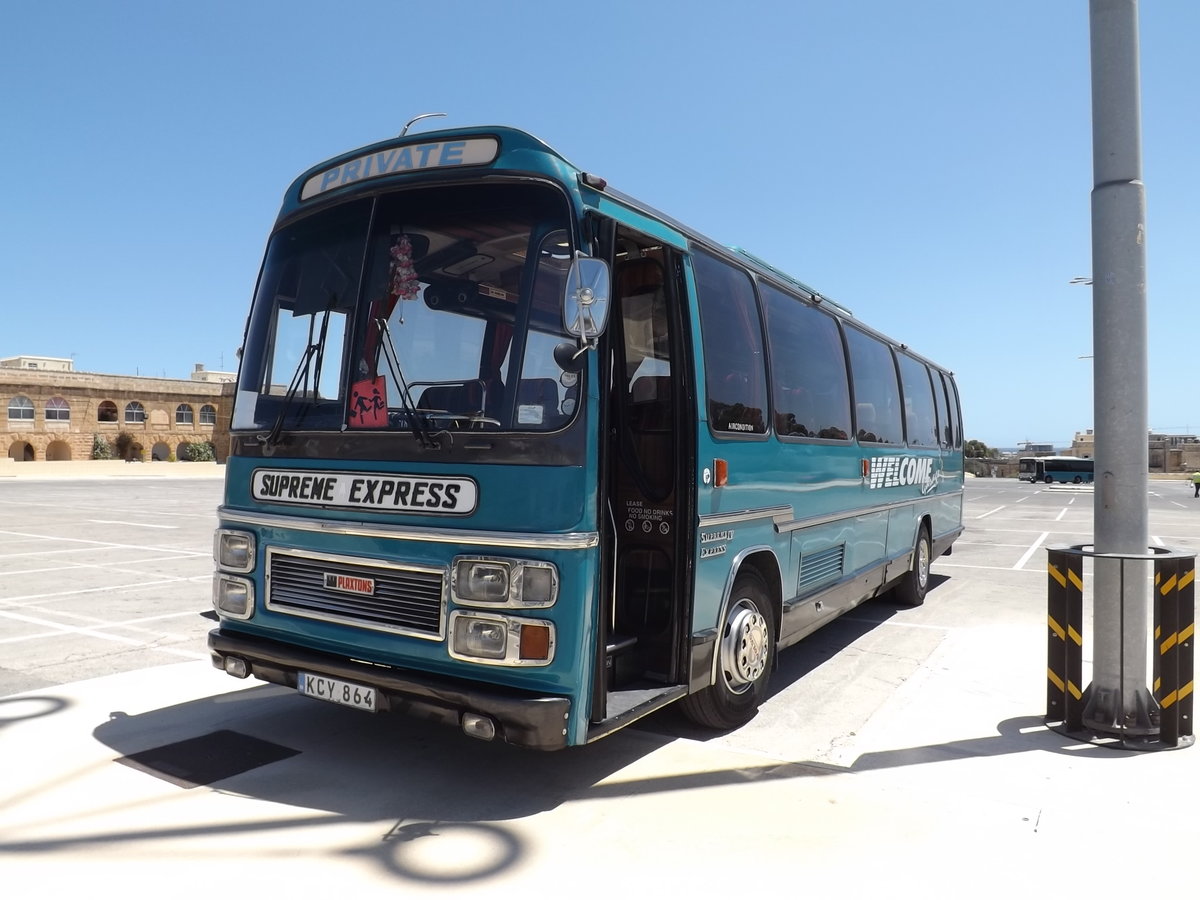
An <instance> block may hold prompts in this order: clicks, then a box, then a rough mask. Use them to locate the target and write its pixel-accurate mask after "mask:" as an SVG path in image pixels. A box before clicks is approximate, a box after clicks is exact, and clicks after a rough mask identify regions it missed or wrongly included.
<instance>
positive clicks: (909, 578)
mask: <svg viewBox="0 0 1200 900" xmlns="http://www.w3.org/2000/svg"><path fill="white" fill-rule="evenodd" d="M932 564H933V546H932V544H931V543H930V541H929V531H928V530H927V529H926V528H925V526H924V525H922V526H921V527H920V528H919V529H918V530H917V543H916V546H914V547H913V557H912V568H911V569H909V570H908V574H906V575H905V576H904V578H902V579H901V580H900V583H899V584H897V585H896V587H895V590H894V591H893V592H892V594H893V596H894V597H895V598H896V602H897V603H899V604H900V605H901V606H920V605H921V604H922V603H924V602H925V595H926V594H927V593H928V592H929V567H930V566H931V565H932Z"/></svg>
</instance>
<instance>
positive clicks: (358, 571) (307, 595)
mask: <svg viewBox="0 0 1200 900" xmlns="http://www.w3.org/2000/svg"><path fill="white" fill-rule="evenodd" d="M266 593H267V597H266V605H267V609H269V610H272V611H273V612H280V613H286V614H288V615H294V616H303V617H306V618H310V619H321V620H323V621H327V622H339V623H342V624H346V625H355V626H358V627H360V628H371V629H375V630H379V631H391V632H401V633H404V634H411V635H414V636H416V637H425V638H431V639H438V640H440V639H441V638H442V637H443V630H442V629H443V622H444V618H445V616H444V611H445V602H444V594H445V591H444V576H443V572H442V570H440V569H431V568H419V567H413V566H399V565H390V564H386V563H381V562H378V561H376V560H361V559H355V558H353V557H343V556H329V555H325V554H300V553H292V552H285V551H281V550H268V551H267V585H266Z"/></svg>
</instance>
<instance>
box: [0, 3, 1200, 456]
mask: <svg viewBox="0 0 1200 900" xmlns="http://www.w3.org/2000/svg"><path fill="white" fill-rule="evenodd" d="M4 20H5V23H4V27H3V29H0V77H2V82H0V83H2V84H3V85H4V87H3V89H2V91H0V123H2V124H0V167H2V169H3V171H4V173H5V179H4V181H5V185H4V193H3V198H2V199H0V248H2V249H0V266H2V270H3V272H4V275H5V277H4V279H3V287H2V289H0V290H2V291H3V293H2V294H0V303H2V304H3V312H4V315H3V319H0V356H14V355H19V354H34V355H42V356H60V357H67V356H73V357H74V358H75V363H76V368H77V369H78V370H81V371H91V372H107V373H118V374H135V373H141V374H153V375H167V376H170V377H179V378H184V377H187V375H188V373H189V372H190V371H191V369H192V366H193V364H195V363H203V364H204V365H205V366H206V367H207V368H210V369H221V368H225V369H231V368H234V367H235V356H234V353H235V351H236V349H237V347H238V345H239V343H240V342H241V333H242V326H243V323H244V320H245V312H246V306H247V303H248V300H249V297H250V294H251V291H252V289H253V286H254V280H255V277H256V275H257V272H258V266H259V262H260V256H261V254H262V250H263V247H264V243H265V240H266V237H267V233H268V231H269V229H270V227H271V224H272V221H273V219H274V217H275V214H276V212H277V211H278V205H279V201H280V199H281V197H282V194H283V190H284V188H285V187H286V186H287V184H288V183H289V182H290V181H291V179H292V178H294V177H295V176H296V175H298V174H299V173H300V172H301V171H303V170H304V169H306V168H307V167H309V166H310V165H313V164H315V163H316V162H318V161H320V160H321V159H324V158H326V157H328V156H331V155H333V154H336V153H340V152H342V151H344V150H348V149H351V148H353V147H356V146H359V145H361V144H365V143H369V142H372V141H375V140H380V139H383V138H385V137H388V136H389V135H393V134H396V133H398V132H399V131H400V129H401V127H402V126H403V124H404V122H405V121H406V120H407V119H409V118H410V117H412V116H413V115H416V114H418V113H422V112H445V113H448V117H447V118H445V119H441V120H436V121H437V122H440V123H442V124H445V125H453V126H464V125H474V124H510V125H515V126H517V127H521V128H524V129H526V130H528V131H531V132H532V133H534V134H536V135H538V136H539V137H541V138H543V139H544V140H546V141H547V142H548V143H549V144H551V145H552V146H554V147H556V148H558V149H559V150H560V151H561V152H563V153H564V155H566V156H567V158H569V159H571V160H572V161H573V162H575V163H576V164H577V165H580V166H581V167H583V168H586V169H588V170H590V171H593V172H596V173H597V174H600V175H602V176H604V177H605V178H607V179H608V181H609V183H610V184H612V185H613V186H614V187H617V188H619V189H620V190H623V191H625V192H626V193H629V194H633V195H634V196H637V197H639V198H641V199H642V200H644V201H645V202H647V203H650V204H652V205H653V206H656V207H658V208H660V209H662V210H663V211H665V212H667V213H669V214H671V215H672V216H674V217H675V218H677V219H679V220H681V221H684V222H687V223H688V224H690V225H692V226H694V227H696V228H697V229H699V230H700V231H702V232H704V233H705V234H707V235H709V236H710V237H713V238H715V239H717V240H719V241H721V242H723V243H726V244H736V245H739V246H743V247H745V248H746V249H748V250H750V251H751V252H753V253H755V254H757V255H759V256H761V257H764V258H765V259H767V260H768V261H770V262H772V263H773V264H775V265H777V266H779V267H780V268H783V269H785V270H787V271H789V272H791V273H793V274H794V275H796V276H797V277H799V278H800V279H802V280H804V281H806V282H807V283H809V284H811V285H813V286H814V287H816V288H818V289H819V290H821V291H823V292H824V293H826V294H828V295H829V296H831V297H833V298H834V299H836V300H838V301H839V302H841V303H843V304H844V305H846V306H849V307H850V308H851V309H853V310H854V312H855V313H856V314H857V315H858V316H859V317H860V318H862V319H863V320H865V321H866V322H868V323H869V324H871V325H873V326H875V327H877V328H879V329H881V330H882V331H884V332H886V333H888V334H890V335H892V336H893V337H896V338H898V339H899V340H902V341H904V342H905V343H907V344H909V345H910V346H912V347H913V348H914V349H916V350H918V351H920V352H923V353H925V354H926V355H928V356H930V357H932V358H934V359H936V360H938V361H939V362H941V363H943V364H945V365H947V366H949V367H950V368H952V369H953V370H954V371H955V372H956V373H957V374H958V378H959V384H960V388H961V391H962V395H963V404H964V413H965V419H966V432H967V437H968V438H975V439H978V440H982V441H985V442H986V443H988V444H990V445H992V446H1000V447H1011V446H1015V445H1016V444H1017V443H1018V442H1019V441H1023V440H1027V439H1028V440H1038V441H1053V442H1056V443H1057V444H1059V445H1064V444H1067V443H1069V442H1070V439H1071V437H1072V435H1073V434H1074V432H1075V431H1077V430H1082V429H1085V428H1089V427H1091V426H1092V424H1093V422H1092V399H1091V396H1092V395H1091V365H1092V362H1091V360H1090V359H1080V358H1079V357H1081V356H1086V355H1088V354H1090V353H1091V306H1090V299H1091V297H1090V289H1089V288H1087V287H1073V286H1070V285H1068V281H1069V280H1070V279H1071V278H1072V277H1074V276H1079V275H1087V274H1089V273H1090V270H1091V238H1090V229H1091V218H1090V216H1091V213H1090V209H1091V206H1090V203H1091V201H1090V193H1091V189H1092V169H1091V165H1092V156H1091V99H1090V98H1091V94H1090V92H1091V87H1090V74H1089V59H1088V4H1087V2H1086V0H1004V2H990V3H985V2H968V0H906V2H900V0H790V2H783V0H775V2H769V3H768V2H757V0H746V2H741V3H735V4H729V3H723V2H722V3H719V2H712V0H666V2H655V0H605V2H603V3H595V4H584V3H579V2H555V3H549V2H542V0H521V2H513V3H497V2H482V0H458V2H453V3H438V4H432V3H431V4H420V3H413V2H408V0H392V2H382V0H354V2H345V3H343V2H315V0H287V2H285V0H237V2H227V0H216V2H214V0H206V2H201V3H171V2H150V0H129V2H115V0H108V2H106V0H89V2H84V0H76V2H64V0H58V2H55V0H47V2H44V3H19V2H16V0H7V2H5V3H4ZM1140 24H1141V53H1142V125H1143V175H1144V178H1145V182H1146V191H1147V205H1148V217H1147V262H1148V270H1149V277H1148V293H1149V324H1150V394H1151V396H1150V407H1149V422H1150V425H1151V427H1152V428H1154V429H1160V430H1165V431H1174V432H1181V431H1184V430H1185V429H1186V430H1189V431H1191V432H1193V433H1195V432H1200V405H1198V403H1197V390H1196V387H1197V383H1198V382H1200V377H1197V362H1196V345H1197V342H1198V341H1200V324H1198V319H1200V311H1198V310H1197V307H1196V300H1197V297H1196V284H1197V281H1198V273H1200V261H1198V259H1197V249H1196V248H1197V243H1198V239H1200V212H1198V211H1200V174H1198V173H1200V168H1198V167H1197V159H1198V155H1197V153H1198V148H1200V115H1198V114H1197V94H1198V93H1200V62H1198V60H1200V54H1197V52H1196V36H1197V35H1198V34H1200V3H1196V2H1193V0H1145V2H1143V3H1142V4H1141V17H1140ZM1047 383H1049V384H1052V385H1057V388H1056V389H1055V390H1053V391H1046V390H1044V386H1045V385H1046V384H1047Z"/></svg>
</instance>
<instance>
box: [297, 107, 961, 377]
mask: <svg viewBox="0 0 1200 900" xmlns="http://www.w3.org/2000/svg"><path fill="white" fill-rule="evenodd" d="M476 166H479V167H483V166H489V167H492V168H494V169H499V170H508V171H512V172H532V173H537V174H542V175H547V176H554V177H556V178H557V179H558V180H559V181H560V182H561V183H562V184H564V185H566V186H568V188H571V189H573V190H574V191H575V192H576V196H577V197H580V198H582V199H584V200H585V202H586V198H587V192H588V191H595V192H596V193H598V194H600V195H601V196H606V197H609V198H611V199H614V200H616V201H618V202H620V203H621V204H623V205H625V206H627V207H629V208H630V209H632V210H635V211H637V212H639V213H642V214H644V215H647V216H649V217H651V218H653V219H656V220H658V221H660V222H662V223H663V224H665V225H668V226H670V227H671V228H672V229H674V230H676V231H677V232H678V233H679V234H680V235H682V236H684V237H685V238H687V239H688V240H690V241H693V242H695V243H697V244H699V245H701V246H703V247H704V248H705V249H707V250H709V251H710V252H712V253H714V254H716V255H718V256H722V257H724V258H725V259H727V260H729V261H732V262H736V263H738V264H740V265H742V266H744V267H745V268H748V269H750V270H752V271H753V272H754V273H755V274H756V275H758V276H759V277H760V278H764V279H766V280H768V281H775V282H777V283H779V284H781V285H782V286H783V287H785V288H789V289H791V290H793V291H800V292H801V293H802V294H806V295H807V296H808V298H809V300H811V301H812V302H813V303H817V304H820V305H822V306H826V307H829V308H831V310H832V311H835V312H836V313H837V314H838V315H840V316H841V317H843V318H846V319H850V320H852V321H853V322H854V323H855V325H856V326H858V327H860V328H863V329H864V330H866V331H869V332H871V333H872V334H874V335H875V336H876V337H878V338H880V339H882V340H885V341H887V342H888V343H890V344H893V345H894V346H896V347H898V348H900V349H902V350H904V351H905V352H907V353H909V354H911V355H912V356H914V357H916V358H918V359H920V360H921V361H922V362H925V363H928V364H929V365H931V366H933V367H934V368H936V369H939V370H941V371H944V372H947V373H951V372H952V370H950V369H948V368H946V367H945V366H942V365H939V364H938V363H936V362H934V361H933V360H931V359H929V358H927V357H924V356H921V355H920V354H918V353H915V352H914V351H913V350H912V349H911V348H909V347H908V345H907V344H902V343H900V342H899V341H898V340H896V339H895V338H891V337H889V336H888V335H885V334H883V333H882V332H879V331H876V330H875V329H873V328H871V327H870V326H869V325H867V324H866V323H864V322H862V321H861V320H860V319H858V318H856V317H855V316H854V313H853V312H851V310H850V309H848V308H847V307H845V306H843V305H841V304H840V303H837V302H836V301H834V300H832V299H831V298H829V297H827V296H825V295H824V294H821V293H820V292H818V291H817V290H815V289H814V288H812V287H810V286H808V285H807V284H805V283H804V282H802V281H800V280H799V279H798V278H795V277H793V276H791V275H789V274H787V273H786V272H784V271H782V270H781V269H778V268H776V267H775V266H773V265H771V264H770V263H768V262H766V261H765V260H763V259H761V258H759V257H757V256H755V255H754V254H753V253H750V252H749V251H747V250H744V249H742V248H741V247H734V246H725V245H724V244H721V243H719V242H717V241H714V240H712V239H711V238H709V237H707V236H705V235H703V234H701V233H700V232H698V231H696V230H695V229H694V228H691V227H689V226H687V225H684V224H683V223H681V222H679V221H678V220H676V219H674V218H673V217H671V216H669V215H667V214H665V213H663V212H662V211H660V210H657V209H655V208H654V207H652V206H649V205H647V204H645V203H642V202H641V201H639V200H637V199H635V198H633V197H631V196H629V195H628V194H624V193H622V192H621V191H618V190H615V189H613V188H611V187H609V186H608V183H607V181H606V180H605V179H603V178H600V177H597V176H595V175H592V174H589V173H587V172H585V171H584V170H582V169H580V168H579V167H578V166H575V165H574V164H572V163H571V162H570V161H568V160H567V158H566V157H564V156H563V155H562V154H561V153H559V152H558V151H557V150H555V149H554V148H553V147H551V146H550V145H549V144H547V143H546V142H545V141H543V140H541V139H540V138H537V137H535V136H533V135H531V134H529V133H528V132H525V131H522V130H520V129H517V128H513V127H511V126H507V125H480V126H472V127H463V128H447V129H439V130H435V131H425V132H421V133H419V134H405V135H398V136H396V137H392V138H388V139H386V140H382V141H377V142H375V143H373V144H368V145H366V146H364V147H359V148H357V149H354V150H348V151H346V152H345V153H341V154H339V155H337V156H334V157H331V158H329V159H327V160H325V161H323V162H320V163H318V164H317V165H315V166H313V167H312V168H310V169H308V170H307V171H306V172H304V173H303V174H302V175H300V176H299V177H298V178H296V179H295V180H294V181H293V182H292V184H291V186H290V187H289V188H288V190H287V192H286V194H285V195H284V200H283V207H282V209H281V210H280V213H279V219H280V220H281V221H282V220H284V219H287V218H289V217H291V216H292V215H293V214H295V213H296V212H298V211H300V210H301V209H304V208H306V207H308V206H310V205H314V206H315V205H316V202H315V201H323V200H327V199H332V197H334V196H336V195H337V194H339V193H340V192H341V189H342V188H351V187H360V188H361V187H364V186H366V185H367V184H370V183H372V182H375V181H376V180H380V182H381V183H382V182H383V181H384V180H386V179H391V178H394V177H396V176H403V175H411V174H413V173H426V172H427V173H429V174H434V175H436V173H438V172H441V173H445V172H446V171H447V170H451V169H460V168H473V167H476Z"/></svg>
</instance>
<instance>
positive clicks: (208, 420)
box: [200, 403, 217, 425]
mask: <svg viewBox="0 0 1200 900" xmlns="http://www.w3.org/2000/svg"><path fill="white" fill-rule="evenodd" d="M200 424H201V425H216V424H217V408H216V407H215V406H212V405H211V404H208V403H205V404H204V405H203V406H202V407H200Z"/></svg>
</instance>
